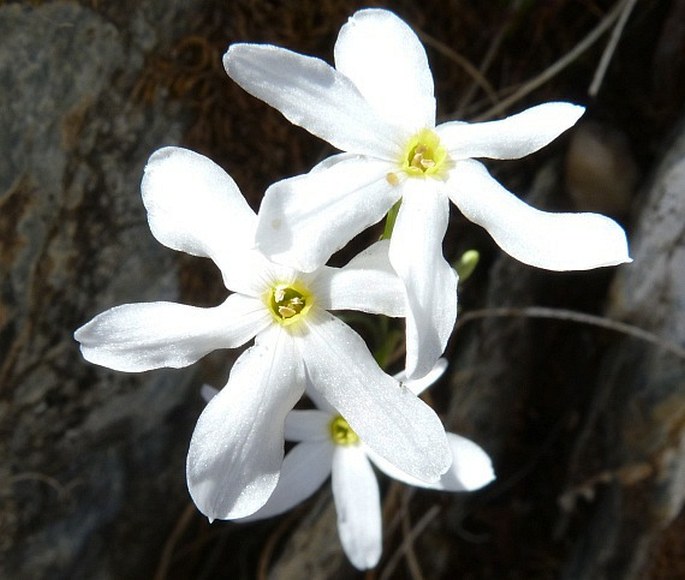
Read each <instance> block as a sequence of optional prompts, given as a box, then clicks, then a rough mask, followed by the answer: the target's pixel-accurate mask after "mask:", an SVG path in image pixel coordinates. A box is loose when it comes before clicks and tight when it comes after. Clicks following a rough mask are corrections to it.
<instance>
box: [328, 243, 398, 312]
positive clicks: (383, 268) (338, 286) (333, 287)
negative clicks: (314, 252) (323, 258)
mask: <svg viewBox="0 0 685 580" xmlns="http://www.w3.org/2000/svg"><path fill="white" fill-rule="evenodd" d="M389 245H390V242H389V241H388V240H382V241H380V242H376V243H375V244H373V245H372V246H370V247H368V248H367V249H366V250H364V251H363V252H361V253H360V254H358V255H357V256H355V257H354V258H352V260H350V262H348V263H347V265H345V266H344V267H342V268H329V267H327V266H324V267H323V268H322V269H321V272H320V273H319V275H318V276H317V278H316V296H317V300H318V301H319V302H318V303H319V305H320V306H321V308H323V309H325V310H360V311H362V312H369V313H371V314H384V315H385V316H404V315H405V313H406V310H407V309H406V301H405V295H404V285H403V284H402V281H401V280H400V279H399V278H398V276H397V274H395V270H393V268H392V266H391V265H390V259H389V258H388V247H389Z"/></svg>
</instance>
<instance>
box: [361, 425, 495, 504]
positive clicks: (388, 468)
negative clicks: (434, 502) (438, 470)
mask: <svg viewBox="0 0 685 580" xmlns="http://www.w3.org/2000/svg"><path fill="white" fill-rule="evenodd" d="M447 440H448V442H449V445H450V451H451V453H452V465H451V467H450V468H449V470H448V471H447V472H446V473H445V474H443V475H442V477H441V478H440V481H438V482H436V483H425V482H423V481H420V480H418V479H416V478H415V477H411V476H410V475H408V474H406V473H404V472H403V471H401V470H399V469H397V468H396V467H395V466H394V465H392V464H390V463H389V462H388V461H387V460H385V459H383V458H382V457H379V456H378V455H377V454H375V453H374V452H373V451H371V450H367V453H368V455H369V457H370V458H371V460H372V461H373V462H374V463H375V464H376V466H377V467H378V468H379V469H380V470H381V471H383V472H384V473H385V474H386V475H388V476H389V477H392V478H393V479H396V480H397V481H401V482H403V483H406V484H408V485H413V486H416V487H425V488H427V489H440V490H443V491H473V490H476V489H480V488H481V487H483V486H485V485H487V484H488V483H490V482H491V481H493V480H494V479H495V472H494V471H493V469H492V461H491V460H490V457H489V456H488V454H487V453H485V451H483V449H482V448H481V447H479V446H478V445H476V444H475V443H474V442H473V441H471V440H470V439H466V438H465V437H461V436H460V435H456V434H455V433H448V434H447Z"/></svg>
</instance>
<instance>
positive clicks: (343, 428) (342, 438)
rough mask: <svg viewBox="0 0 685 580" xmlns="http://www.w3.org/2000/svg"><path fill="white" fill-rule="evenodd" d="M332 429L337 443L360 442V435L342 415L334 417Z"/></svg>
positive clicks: (354, 443) (333, 437)
mask: <svg viewBox="0 0 685 580" xmlns="http://www.w3.org/2000/svg"><path fill="white" fill-rule="evenodd" d="M329 429H330V431H331V439H333V443H335V444H336V445H356V444H357V443H359V435H357V434H356V433H355V432H354V431H352V428H351V427H350V426H349V424H348V423H347V421H345V419H343V418H342V417H341V416H340V415H338V416H337V417H334V418H333V420H332V421H331V423H330V425H329Z"/></svg>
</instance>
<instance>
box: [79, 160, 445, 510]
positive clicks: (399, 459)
mask: <svg viewBox="0 0 685 580" xmlns="http://www.w3.org/2000/svg"><path fill="white" fill-rule="evenodd" d="M142 196H143V202H144V204H145V207H146V209H147V212H148V221H149V224H150V229H151V230H152V233H153V235H154V236H155V237H156V238H157V240H159V241H160V242H161V243H162V244H164V245H166V246H168V247H170V248H173V249H175V250H180V251H184V252H187V253H189V254H193V255H196V256H205V257H209V258H211V259H212V260H214V262H215V263H216V264H217V265H218V266H219V268H220V269H221V273H222V275H223V278H224V282H225V285H226V287H227V288H229V289H230V290H233V291H234V293H233V294H231V295H230V296H229V297H228V298H227V299H226V300H225V301H224V302H223V303H222V304H220V305H219V306H216V307H214V308H197V307H193V306H186V305H183V304H176V303H171V302H152V303H144V304H125V305H123V306H118V307H115V308H112V309H110V310H107V311H106V312H103V313H102V314H100V315H98V316H96V317H95V318H94V319H93V320H91V321H90V322H89V323H87V324H85V325H84V326H83V327H81V328H80V329H79V330H77V331H76V333H75V338H76V340H78V341H79V342H80V343H81V351H82V353H83V356H84V357H85V358H86V359H87V360H89V361H91V362H93V363H96V364H99V365H103V366H106V367H109V368H112V369H116V370H121V371H134V372H138V371H146V370H150V369H156V368H160V367H173V368H179V367H184V366H187V365H190V364H192V363H194V362H195V361H197V360H198V359H199V358H201V357H202V356H204V355H205V354H207V353H209V352H210V351H212V350H215V349H219V348H236V347H239V346H241V345H243V344H245V343H246V342H248V341H249V340H250V339H252V338H253V337H254V338H255V344H254V346H252V347H251V348H249V349H247V350H246V351H245V352H244V353H243V354H242V355H241V356H240V358H238V360H237V361H236V363H235V365H234V366H233V368H232V370H231V374H230V377H229V380H228V384H227V385H226V387H225V388H224V389H222V391H221V392H220V393H219V395H218V396H217V397H215V398H214V399H213V400H212V402H211V403H210V404H209V405H208V406H207V407H206V409H205V410H204V412H203V413H202V415H201V416H200V418H199V420H198V423H197V426H196V427H195V432H194V433H193V437H192V440H191V442H190V450H189V452H188V463H187V477H188V487H189V489H190V493H191V495H192V497H193V499H194V501H195V503H196V504H197V506H198V508H199V509H200V510H201V511H202V512H203V513H204V514H205V515H207V516H208V517H209V518H210V519H214V518H220V519H230V518H237V517H243V516H246V515H249V514H251V513H253V512H254V511H256V510H257V509H259V508H260V507H261V506H262V505H264V503H265V502H266V500H267V499H268V497H269V496H270V495H271V492H272V491H273V489H274V487H275V486H276V482H277V481H278V477H279V472H280V467H281V463H282V460H283V423H284V420H285V416H286V415H287V413H288V411H290V410H291V409H292V408H293V406H294V405H295V403H296V402H297V401H298V400H299V398H300V396H301V395H302V393H303V391H304V385H305V377H307V379H308V380H309V381H311V384H312V385H314V388H315V389H317V390H318V392H319V393H320V395H321V396H323V398H325V399H326V400H327V401H329V403H330V404H332V405H334V406H335V407H336V408H338V409H339V410H340V412H341V413H342V414H343V415H344V416H345V418H346V419H347V420H348V421H349V423H350V425H352V426H353V427H354V429H355V430H356V431H357V432H358V433H360V434H363V436H364V438H365V440H366V441H367V443H368V444H369V446H370V447H373V448H374V449H375V450H376V451H377V452H378V453H379V454H380V455H382V456H383V457H385V458H386V459H387V460H389V461H390V462H392V463H394V464H396V465H397V466H398V467H400V468H401V469H403V470H406V471H408V472H410V473H412V474H413V475H414V476H416V477H419V478H421V479H425V480H426V481H435V480H437V479H438V478H439V477H440V475H441V474H442V473H444V472H445V470H447V468H448V466H449V460H450V457H449V451H448V446H447V441H446V438H445V432H444V428H443V427H442V424H441V422H440V420H439V419H438V417H437V415H436V414H435V413H434V412H433V411H432V410H431V409H430V407H428V405H426V404H425V403H424V402H423V401H421V400H420V399H419V398H418V397H416V396H414V395H413V394H412V393H410V392H409V391H408V390H407V389H405V388H403V387H401V385H400V384H399V383H398V382H397V381H396V380H395V379H393V378H392V377H390V376H388V375H387V374H385V373H384V372H383V371H382V370H381V369H380V367H379V366H378V365H377V364H376V362H375V361H374V359H373V357H372V356H371V353H370V352H369V351H368V349H367V347H366V344H365V343H364V341H363V340H362V339H361V337H360V336H359V335H358V334H356V333H355V332H354V331H353V330H352V329H351V328H349V327H348V326H347V325H345V324H344V323H343V322H342V321H340V320H339V319H338V318H335V317H334V316H332V315H331V314H329V313H328V310H335V309H351V310H361V311H364V312H371V313H382V314H385V315H388V316H402V315H403V314H404V299H403V292H402V288H401V284H400V283H399V281H398V280H397V277H396V276H395V274H394V273H393V271H392V268H391V267H390V264H389V262H388V258H387V246H386V245H385V244H384V243H378V244H375V245H374V246H372V247H371V248H369V249H368V250H367V251H366V252H363V253H362V254H360V255H359V256H357V257H356V258H355V259H353V260H352V261H351V262H350V263H349V264H347V265H346V266H345V267H344V268H330V267H326V266H323V267H321V268H319V269H317V270H315V271H313V272H310V273H306V274H301V273H299V272H297V271H295V270H293V269H292V268H287V267H284V266H278V265H276V264H273V263H271V262H269V261H268V260H266V258H264V257H263V256H262V255H261V254H260V253H259V252H257V251H255V250H254V249H252V248H251V246H252V245H253V243H254V229H255V226H256V219H257V218H256V216H255V214H254V212H253V211H252V210H251V209H250V208H249V206H248V205H247V203H246V202H245V200H244V199H243V197H242V195H241V193H240V191H239V190H238V187H237V186H236V184H235V182H234V181H233V180H232V179H231V177H230V176H229V175H228V174H226V173H225V172H224V171H223V170H222V169H221V168H220V167H219V166H217V165H215V164H214V163H213V162H212V161H210V160H209V159H207V158H206V157H203V156H202V155H199V154H197V153H193V152H192V151H188V150H185V149H180V148H174V147H167V148H164V149H160V150H159V151H157V152H156V153H154V154H153V155H152V157H151V158H150V160H149V161H148V164H147V166H146V168H145V176H144V178H143V182H142Z"/></svg>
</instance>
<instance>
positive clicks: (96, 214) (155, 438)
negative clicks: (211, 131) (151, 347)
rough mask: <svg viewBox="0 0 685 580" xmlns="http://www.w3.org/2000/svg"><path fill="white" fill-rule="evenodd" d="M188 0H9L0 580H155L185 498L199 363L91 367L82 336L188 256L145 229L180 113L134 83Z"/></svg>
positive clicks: (1, 178) (3, 124)
mask: <svg viewBox="0 0 685 580" xmlns="http://www.w3.org/2000/svg"><path fill="white" fill-rule="evenodd" d="M125 4H130V5H129V6H126V5H125ZM192 4H193V3H186V4H185V5H184V6H183V7H181V3H175V4H172V3H168V2H165V1H162V0H160V1H156V2H146V3H141V4H140V5H139V4H138V3H120V4H119V3H118V4H117V5H116V6H111V7H109V12H108V13H104V12H103V13H101V14H98V13H96V12H95V11H94V10H92V9H89V8H86V7H83V6H79V5H76V4H72V3H62V2H59V3H47V4H44V5H40V6H35V7H31V6H26V5H18V4H8V5H4V6H2V7H0V39H1V40H0V43H1V44H2V50H0V84H1V85H2V87H3V90H2V93H1V94H0V149H1V150H2V151H3V155H2V156H0V239H1V240H2V244H1V248H0V385H1V386H2V387H1V388H2V391H1V395H0V424H1V427H0V429H1V432H2V437H0V529H2V534H0V570H1V571H2V574H0V575H2V576H3V577H5V578H48V577H49V578H61V577H64V578H67V577H68V578H122V577H129V578H132V577H137V576H148V575H149V574H150V572H151V570H152V569H153V568H154V565H155V559H156V558H157V553H158V551H159V547H160V546H161V544H162V543H163V541H164V538H165V536H166V534H167V533H168V530H169V529H170V527H171V525H172V521H171V520H172V518H173V517H174V513H175V511H174V510H173V509H169V508H170V506H176V512H178V511H180V509H181V507H182V505H183V504H184V503H185V502H186V501H187V496H186V492H185V489H184V488H185V482H184V477H183V473H184V471H183V456H184V452H185V449H186V446H187V441H188V436H189V433H190V430H191V428H192V419H193V418H192V415H194V414H196V411H197V405H195V408H193V406H192V405H188V404H187V402H188V400H189V397H190V400H195V397H196V393H195V391H194V390H193V391H191V390H190V383H191V379H192V376H193V374H194V371H193V370H189V371H184V372H173V373H172V372H160V373H154V374H150V375H149V376H147V375H140V376H131V375H125V374H120V373H114V372H111V371H107V370H105V369H100V368H96V367H94V366H92V365H89V364H88V363H86V362H85V361H83V360H82V358H81V356H80V353H79V351H78V346H77V344H76V343H75V342H74V340H73V337H72V333H73V331H74V330H75V329H76V328H77V327H78V326H80V325H81V324H83V323H85V322H86V321H87V320H88V319H89V318H91V317H92V316H93V315H95V314H96V313H98V312H99V311H101V310H103V309H105V308H108V307H110V306H114V305H116V304H120V303H123V302H133V301H144V300H159V299H169V300H173V299H178V298H179V282H178V271H177V270H178V268H177V266H176V257H175V255H174V252H171V251H170V250H167V249H166V248H164V247H162V246H161V245H160V244H158V243H157V242H156V241H155V240H154V238H153V237H152V235H151V234H150V232H149V230H148V228H147V223H146V219H145V211H144V208H143V206H142V203H141V201H140V195H139V187H138V184H139V182H140V178H141V175H142V168H143V165H144V163H145V160H146V159H147V157H148V156H149V155H150V154H151V153H152V151H154V150H155V149H156V148H158V147H160V146H162V145H165V144H172V143H178V142H179V139H180V137H181V135H182V131H183V129H184V125H183V123H184V121H183V117H184V115H183V114H182V111H180V110H179V108H178V106H175V105H171V104H169V103H168V102H165V100H164V99H163V98H162V97H161V96H160V97H158V98H157V99H156V100H155V102H153V103H151V104H143V103H142V102H140V101H139V100H138V101H137V100H136V99H135V98H134V96H133V95H134V91H133V89H134V87H135V86H136V83H137V82H138V81H139V79H140V76H141V73H142V70H143V65H144V63H145V59H146V57H147V56H148V55H149V53H150V52H151V51H153V50H160V49H161V47H162V46H163V45H164V43H168V42H169V41H170V40H171V39H172V38H173V37H174V35H178V34H180V31H181V30H182V28H181V27H180V25H179V23H182V22H183V15H184V13H185V11H186V10H188V9H190V8H192ZM151 547H154V548H156V549H153V550H151V549H150V548H151Z"/></svg>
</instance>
